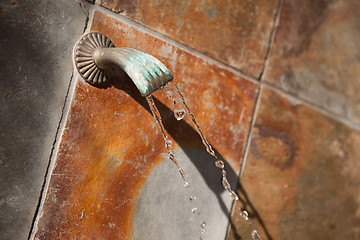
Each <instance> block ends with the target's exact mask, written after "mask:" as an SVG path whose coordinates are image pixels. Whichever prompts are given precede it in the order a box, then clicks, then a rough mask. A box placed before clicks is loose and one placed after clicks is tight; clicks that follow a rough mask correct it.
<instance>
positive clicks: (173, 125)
mask: <svg viewBox="0 0 360 240" xmlns="http://www.w3.org/2000/svg"><path fill="white" fill-rule="evenodd" d="M111 86H113V87H115V88H116V89H119V90H121V91H124V92H126V93H127V94H128V95H129V96H130V97H131V98H133V99H134V100H136V101H137V102H138V103H139V104H140V105H141V106H142V107H143V108H145V109H146V110H147V111H148V112H149V114H152V113H151V110H150V107H149V105H148V103H147V101H146V99H145V98H144V97H142V96H141V95H140V92H139V91H138V89H137V88H136V86H135V84H134V83H133V81H132V80H131V79H130V77H129V76H128V75H127V74H126V73H125V72H124V71H123V70H122V69H116V73H115V75H114V77H112V78H111V79H110V80H109V81H108V82H107V83H105V84H104V85H101V86H96V87H98V88H109V87H111ZM164 94H165V93H164ZM153 98H154V102H155V104H156V106H157V108H158V109H159V112H160V114H161V117H162V121H163V124H164V127H165V129H166V131H167V132H168V134H169V135H170V136H171V137H172V138H173V139H174V141H176V143H177V144H178V145H179V147H181V148H182V150H183V151H184V152H185V154H186V155H187V157H188V158H189V159H190V160H191V161H192V162H193V164H194V165H195V166H196V168H197V170H198V171H199V173H200V174H201V176H202V178H203V179H204V181H205V182H206V184H207V186H208V187H209V188H210V189H211V191H212V192H213V193H214V194H215V196H216V197H217V199H218V202H219V204H220V206H221V209H222V211H223V213H224V214H225V215H226V217H228V218H229V217H230V211H229V209H227V207H226V205H225V203H224V202H223V200H222V198H221V193H223V192H224V191H225V189H224V188H223V186H222V184H221V171H220V169H218V168H216V167H215V165H214V164H212V163H213V162H211V160H213V161H214V162H215V159H213V158H212V156H210V155H209V158H206V159H205V158H198V156H194V155H193V153H192V152H191V151H189V150H190V149H192V148H196V149H204V151H206V150H205V147H204V146H203V144H202V141H201V138H200V137H199V135H198V133H197V131H196V130H195V129H194V128H193V127H192V126H190V125H189V124H188V123H187V122H185V121H177V120H176V119H175V117H174V112H173V111H172V110H171V109H170V108H168V107H167V106H166V105H165V104H164V103H162V102H161V101H160V100H159V99H157V98H155V97H154V96H153ZM185 98H186V96H185ZM200 124H201V123H200ZM213 150H214V151H215V154H216V156H218V158H219V159H222V160H223V161H224V162H225V169H226V171H227V178H228V180H229V182H230V184H231V185H232V188H233V189H234V188H237V193H238V195H239V198H240V201H241V202H242V204H243V206H245V207H244V210H246V211H248V212H249V218H250V219H253V220H255V219H256V220H257V221H258V222H259V223H260V226H261V228H263V230H264V232H265V233H266V235H267V237H268V239H270V240H271V239H272V238H271V236H270V235H269V233H268V231H267V229H266V226H265V224H264V223H263V221H262V219H261V218H260V216H259V214H258V212H257V210H256V209H255V207H254V205H253V204H252V203H251V200H250V199H249V197H248V195H247V194H246V191H245V190H244V189H243V187H242V185H241V183H240V182H239V178H238V176H237V173H236V172H235V171H234V170H233V169H232V168H230V167H229V164H228V161H227V160H226V159H225V158H224V157H223V156H222V155H221V154H220V153H219V152H218V151H217V150H216V149H215V148H213ZM214 176H217V177H215V178H214ZM230 224H231V225H232V223H231V222H230ZM238 239H242V237H241V236H238Z"/></svg>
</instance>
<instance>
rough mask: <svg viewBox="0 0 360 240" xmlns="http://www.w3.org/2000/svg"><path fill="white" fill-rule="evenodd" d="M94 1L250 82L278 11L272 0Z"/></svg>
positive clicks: (258, 70)
mask: <svg viewBox="0 0 360 240" xmlns="http://www.w3.org/2000/svg"><path fill="white" fill-rule="evenodd" d="M98 2H99V4H101V5H103V6H105V7H107V8H109V9H112V10H113V11H115V12H120V14H124V15H125V16H127V17H129V18H131V19H133V20H135V21H138V22H140V23H142V24H144V25H146V26H148V27H150V28H152V29H155V30H157V31H159V32H161V33H164V34H166V35H168V36H170V37H172V38H174V39H176V40H178V41H180V42H182V43H185V44H186V45H189V46H190V47H192V48H194V49H196V50H198V51H201V52H203V53H205V54H207V55H209V56H211V57H213V58H215V59H218V60H220V61H222V62H225V63H227V64H229V65H231V66H233V67H235V68H237V69H239V70H241V71H242V72H244V73H246V74H249V75H251V76H253V77H256V78H257V77H259V75H260V73H261V71H262V69H263V65H264V59H265V54H266V51H267V48H268V42H269V37H270V33H271V30H272V28H273V19H274V16H275V13H276V10H277V7H278V0H271V1H269V0H257V1H248V0H241V1H239V0H231V1H222V0H211V1H198V0H187V1H168V0H159V1H153V0H147V1H140V0H125V1H124V0H110V1H109V0H100V1H98Z"/></svg>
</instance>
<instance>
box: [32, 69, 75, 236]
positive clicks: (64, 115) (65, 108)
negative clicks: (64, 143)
mask: <svg viewBox="0 0 360 240" xmlns="http://www.w3.org/2000/svg"><path fill="white" fill-rule="evenodd" d="M76 83H77V74H75V72H74V70H73V72H72V75H71V78H70V84H69V86H68V89H67V92H66V95H65V101H64V105H63V108H62V111H61V115H60V120H59V124H58V127H57V129H56V133H55V138H54V143H53V145H52V148H51V151H50V152H51V153H50V157H49V164H48V166H47V169H46V173H45V177H44V183H43V185H42V188H41V192H40V197H39V202H38V205H37V207H36V211H35V214H34V218H33V221H32V224H31V228H30V232H29V237H28V239H34V237H35V234H36V232H37V226H38V223H39V220H40V218H41V216H42V213H43V206H44V203H45V199H46V195H47V192H48V188H49V184H50V179H51V175H52V171H53V169H54V166H55V162H56V157H57V153H58V151H59V147H60V143H61V139H62V135H63V132H64V129H65V124H66V121H67V118H68V115H69V112H70V106H71V102H72V98H73V96H74V92H75V86H76Z"/></svg>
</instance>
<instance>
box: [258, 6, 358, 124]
mask: <svg viewBox="0 0 360 240" xmlns="http://www.w3.org/2000/svg"><path fill="white" fill-rule="evenodd" d="M359 8H360V2H359V1H358V0H349V1H341V0H334V1H327V0H316V1H313V0H306V1H285V2H284V4H283V7H282V10H281V14H280V24H279V26H278V28H277V31H276V35H275V42H274V46H273V47H272V50H271V53H270V58H269V68H268V71H267V74H266V78H265V81H267V82H269V83H271V84H273V85H274V86H276V87H278V88H281V89H283V90H285V91H287V92H289V93H291V94H293V95H295V96H299V97H300V98H301V99H305V100H306V101H308V102H311V103H313V104H315V105H317V106H320V107H321V108H324V109H326V110H327V111H330V112H332V113H334V114H336V115H338V116H342V117H344V118H347V119H349V120H351V121H353V122H355V123H360V95H359V94H358V93H359V91H360V77H359V76H360V58H359V56H360V48H359V44H358V43H359V41H360V31H359V28H360V12H359V11H358V9H359Z"/></svg>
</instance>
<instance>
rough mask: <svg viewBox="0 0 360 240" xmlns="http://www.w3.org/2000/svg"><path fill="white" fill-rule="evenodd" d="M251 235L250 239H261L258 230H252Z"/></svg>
mask: <svg viewBox="0 0 360 240" xmlns="http://www.w3.org/2000/svg"><path fill="white" fill-rule="evenodd" d="M251 237H252V239H254V240H261V238H260V236H259V234H258V232H257V231H256V230H253V231H252V233H251Z"/></svg>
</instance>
